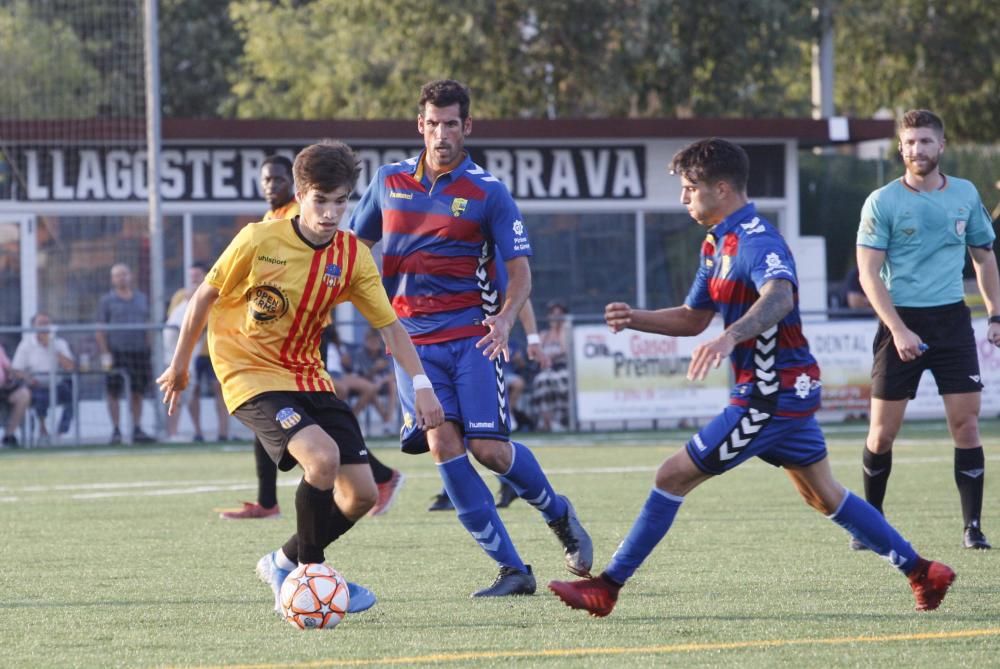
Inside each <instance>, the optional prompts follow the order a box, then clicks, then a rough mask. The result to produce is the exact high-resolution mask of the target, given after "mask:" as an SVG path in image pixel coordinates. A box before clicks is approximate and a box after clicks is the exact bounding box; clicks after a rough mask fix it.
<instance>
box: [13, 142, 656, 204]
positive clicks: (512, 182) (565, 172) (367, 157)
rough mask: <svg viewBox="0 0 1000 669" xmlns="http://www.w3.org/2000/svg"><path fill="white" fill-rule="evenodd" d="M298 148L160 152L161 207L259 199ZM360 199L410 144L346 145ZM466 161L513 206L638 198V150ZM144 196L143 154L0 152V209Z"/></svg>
mask: <svg viewBox="0 0 1000 669" xmlns="http://www.w3.org/2000/svg"><path fill="white" fill-rule="evenodd" d="M300 148H302V147H300V146H288V145H283V146H266V147H265V146H260V145H257V146H249V147H243V146H204V145H192V146H179V145H176V144H169V145H165V146H164V147H163V151H162V154H161V171H160V172H161V191H160V192H161V197H162V198H163V199H164V200H165V201H212V202H225V201H239V200H253V201H258V200H260V199H261V197H262V196H261V192H260V187H259V184H258V178H259V173H260V166H261V163H262V162H263V160H264V158H265V157H266V156H268V155H271V154H280V155H284V156H287V157H288V158H289V159H292V158H294V157H295V153H296V152H297V150H298V149H300ZM352 148H354V150H355V151H356V152H357V154H358V158H359V159H360V161H361V178H360V179H359V180H358V189H359V191H363V190H364V189H365V188H366V187H367V186H368V183H369V182H370V181H371V178H372V175H374V174H375V170H376V169H378V167H379V166H380V165H383V164H386V163H392V162H397V161H399V160H403V159H405V158H409V157H412V156H414V155H417V154H418V153H419V151H420V147H419V146H409V147H404V146H400V147H375V146H370V145H369V146H364V145H360V144H359V145H353V144H352ZM469 150H470V152H471V154H472V159H473V160H474V161H475V162H476V163H477V164H479V165H481V166H482V167H484V168H486V170H487V171H488V172H490V173H492V174H493V176H495V177H497V178H498V179H500V180H501V181H502V182H503V183H504V184H506V185H507V187H508V188H509V189H510V190H511V193H512V194H513V195H514V197H515V198H517V199H519V200H545V199H551V200H596V199H601V200H632V199H642V198H644V197H645V196H646V187H645V183H646V179H645V177H646V148H645V147H644V146H641V145H633V146H621V145H606V146H603V145H593V146H589V145H574V146H568V145H548V146H517V147H510V146H480V147H476V148H472V147H470V148H469ZM148 196H149V191H148V188H147V183H146V152H145V151H144V150H139V149H136V148H134V147H123V148H115V147H108V146H101V147H87V146H80V147H72V148H67V147H65V146H63V147H52V146H12V147H9V148H8V151H7V153H6V154H0V201H17V202H108V201H111V202H127V201H135V200H144V199H146V198H147V197H148Z"/></svg>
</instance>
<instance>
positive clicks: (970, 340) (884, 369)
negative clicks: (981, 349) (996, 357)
mask: <svg viewBox="0 0 1000 669" xmlns="http://www.w3.org/2000/svg"><path fill="white" fill-rule="evenodd" d="M896 311H897V312H898V313H899V316H900V318H902V319H903V323H904V324H905V325H906V327H908V328H909V329H911V330H913V332H915V333H916V334H917V335H918V336H919V337H920V339H922V340H923V342H924V343H925V344H927V346H928V348H927V350H926V351H924V353H923V355H921V356H920V357H918V358H917V359H916V360H911V361H910V362H903V361H902V360H900V358H899V353H898V352H897V351H896V344H895V342H894V341H893V338H892V333H890V332H889V328H887V327H886V326H885V324H883V323H879V326H878V332H876V333H875V342H874V344H873V345H872V349H873V353H874V355H875V361H874V363H873V365H872V397H874V398H876V399H880V400H890V401H892V400H905V399H911V400H912V399H913V398H914V397H916V396H917V386H918V385H919V384H920V376H921V375H922V374H923V373H924V370H925V369H929V370H931V374H933V375H934V381H935V382H937V386H938V392H939V393H940V394H941V395H952V394H955V393H977V392H980V391H981V390H982V389H983V384H982V383H981V381H980V378H981V377H980V376H979V357H978V356H977V355H976V336H975V333H974V332H973V330H972V317H971V316H970V314H969V308H968V307H967V306H965V303H963V302H957V303H955V304H947V305H945V306H942V307H897V308H896Z"/></svg>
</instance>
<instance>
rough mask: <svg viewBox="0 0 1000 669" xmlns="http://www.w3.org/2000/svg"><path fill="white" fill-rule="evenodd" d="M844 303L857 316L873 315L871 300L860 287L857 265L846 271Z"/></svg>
mask: <svg viewBox="0 0 1000 669" xmlns="http://www.w3.org/2000/svg"><path fill="white" fill-rule="evenodd" d="M844 305H845V306H846V307H847V308H848V309H850V310H851V311H853V312H854V313H855V314H856V315H858V316H874V315H875V311H874V310H873V309H872V305H871V302H869V301H868V296H867V295H865V291H864V289H863V288H862V287H861V279H860V278H859V273H858V268H857V267H855V268H854V269H852V270H851V271H850V272H848V274H847V278H846V279H844Z"/></svg>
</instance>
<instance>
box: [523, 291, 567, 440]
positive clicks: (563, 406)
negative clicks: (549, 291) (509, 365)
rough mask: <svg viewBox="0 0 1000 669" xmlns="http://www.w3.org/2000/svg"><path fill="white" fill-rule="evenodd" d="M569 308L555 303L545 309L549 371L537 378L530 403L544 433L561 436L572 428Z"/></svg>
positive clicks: (544, 345)
mask: <svg viewBox="0 0 1000 669" xmlns="http://www.w3.org/2000/svg"><path fill="white" fill-rule="evenodd" d="M568 313H569V310H568V309H566V305H564V304H563V303H561V302H558V301H555V300H553V301H552V302H549V304H548V307H547V309H546V317H547V319H548V328H546V329H545V330H542V331H541V332H540V333H539V336H540V337H541V340H542V351H543V352H544V353H545V355H546V356H547V357H548V358H549V360H550V361H551V366H550V367H549V368H548V369H543V370H541V371H539V372H538V374H536V375H535V379H534V382H533V383H532V388H531V399H532V404H533V405H534V409H535V416H536V418H537V421H538V424H537V428H538V429H539V430H541V431H543V432H562V431H564V430H565V429H566V428H567V427H569V333H570V328H569V324H568V322H567V318H566V315H567V314H568Z"/></svg>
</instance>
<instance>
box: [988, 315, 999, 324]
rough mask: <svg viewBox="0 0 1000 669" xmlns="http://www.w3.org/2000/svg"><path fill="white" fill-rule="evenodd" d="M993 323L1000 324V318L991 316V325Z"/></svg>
mask: <svg viewBox="0 0 1000 669" xmlns="http://www.w3.org/2000/svg"><path fill="white" fill-rule="evenodd" d="M993 323H1000V316H990V325H992V324H993Z"/></svg>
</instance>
